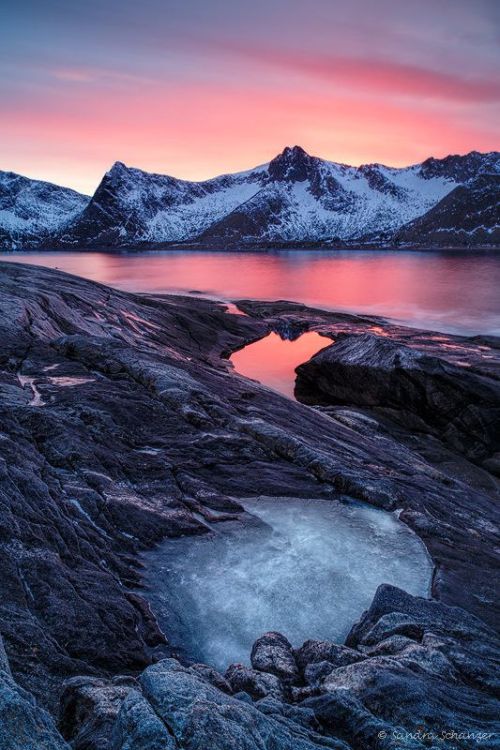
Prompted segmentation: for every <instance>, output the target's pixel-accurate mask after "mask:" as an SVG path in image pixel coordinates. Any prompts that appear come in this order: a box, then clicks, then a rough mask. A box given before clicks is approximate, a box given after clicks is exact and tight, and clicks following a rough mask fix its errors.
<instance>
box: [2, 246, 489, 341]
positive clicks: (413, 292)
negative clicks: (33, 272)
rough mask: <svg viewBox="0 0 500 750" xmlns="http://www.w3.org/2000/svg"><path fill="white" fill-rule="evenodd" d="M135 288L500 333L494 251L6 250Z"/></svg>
mask: <svg viewBox="0 0 500 750" xmlns="http://www.w3.org/2000/svg"><path fill="white" fill-rule="evenodd" d="M0 259H4V260H9V261H16V262H21V263H33V264H35V265H44V266H50V267H52V268H54V267H57V268H60V269H61V270H62V271H68V272H70V273H74V274H77V275H81V276H85V277H87V278H89V279H93V280H94V281H100V282H102V283H104V284H109V285H110V286H114V287H117V288H119V289H126V290H128V291H135V292H156V293H158V292H194V293H201V294H208V295H212V296H214V297H218V298H224V299H232V300H236V299H242V298H250V299H266V300H278V299H288V300H295V301H299V302H304V303H305V304H307V305H310V306H313V307H314V306H317V307H322V308H326V309H335V310H349V311H354V312H365V313H371V314H374V315H381V316H384V317H388V318H392V319H395V320H400V321H401V322H404V323H407V324H410V325H413V326H416V327H421V328H430V329H434V330H438V331H447V332H452V333H453V332H458V333H461V332H463V333H479V332H482V333H497V334H498V333H500V309H499V302H498V289H499V288H500V263H499V261H498V257H495V256H493V255H474V254H470V255H460V254H457V255H451V254H448V255H447V254H445V253H443V254H439V253H411V252H402V251H398V252H382V251H379V252H368V251H355V250H352V251H351V250H347V251H306V250H304V251H289V252H285V251H283V252H271V253H258V252H254V253H252V252H242V253H235V252H189V251H164V252H151V253H123V254H120V253H102V252H81V253H71V252H68V253H66V252H64V253H63V252H61V253H56V252H52V253H50V252H43V253H23V254H22V255H21V254H12V253H5V254H3V255H0Z"/></svg>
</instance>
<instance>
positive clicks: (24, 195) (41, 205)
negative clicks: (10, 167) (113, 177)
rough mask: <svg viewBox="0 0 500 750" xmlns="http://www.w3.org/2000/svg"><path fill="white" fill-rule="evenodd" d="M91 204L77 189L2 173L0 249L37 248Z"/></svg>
mask: <svg viewBox="0 0 500 750" xmlns="http://www.w3.org/2000/svg"><path fill="white" fill-rule="evenodd" d="M88 202H89V198H88V197H87V196H85V195H81V194H80V193H77V192H76V191H75V190H70V189H69V188H63V187H59V186H58V185H53V184H52V183H50V182H41V181H40V180H30V179H29V178H28V177H22V176H21V175H18V174H15V173H14V172H0V247H7V248H9V249H10V248H16V247H21V248H22V247H37V246H38V245H40V244H41V243H42V242H43V241H44V240H45V239H48V238H52V237H54V236H56V235H58V234H59V232H60V231H61V230H62V228H63V226H64V225H65V224H66V223H67V222H70V221H72V220H73V219H74V218H75V217H76V216H78V215H79V214H80V213H81V212H82V211H83V209H84V208H85V206H86V205H87V203H88Z"/></svg>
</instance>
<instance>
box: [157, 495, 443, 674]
mask: <svg viewBox="0 0 500 750" xmlns="http://www.w3.org/2000/svg"><path fill="white" fill-rule="evenodd" d="M244 505H245V508H246V510H247V511H249V512H250V513H252V514H254V515H255V516H257V517H258V518H260V519H261V520H262V521H264V523H265V524H266V526H262V525H260V526H254V527H248V526H245V527H244V528H243V526H242V525H241V524H240V523H236V522H233V523H231V524H222V525H220V524H219V525H215V526H214V527H213V533H211V534H208V535H205V536H201V537H196V538H193V537H183V538H180V539H174V540H172V539H171V540H168V541H165V542H164V543H163V544H162V545H160V547H159V548H157V549H156V550H154V551H152V552H149V553H147V554H146V569H147V573H146V583H147V584H148V585H149V594H147V595H148V598H149V599H150V602H151V605H152V608H153V611H154V612H155V615H156V616H157V618H158V621H159V623H160V626H161V627H162V629H163V631H164V632H165V634H166V636H167V638H168V640H169V642H170V644H171V646H173V647H174V648H178V649H179V651H180V653H181V654H182V653H183V654H184V656H187V657H189V658H192V659H195V660H199V661H202V662H204V663H206V664H210V665H212V666H214V667H217V668H218V669H221V670H224V669H225V668H226V667H227V666H228V665H229V664H230V663H231V662H240V663H243V664H248V663H249V656H250V651H251V647H252V644H253V642H254V641H255V640H256V639H257V638H258V637H259V636H260V635H262V634H263V633H265V632H266V631H269V630H278V631H279V632H281V633H283V634H284V635H286V636H287V638H288V639H289V640H290V641H291V643H292V645H293V646H300V645H301V644H302V643H303V642H304V641H305V640H306V639H308V638H314V639H319V640H333V641H335V642H338V643H342V642H343V640H344V639H345V637H346V635H347V633H348V631H349V630H350V628H351V627H352V625H353V623H354V622H355V621H356V620H357V619H359V617H360V615H361V613H362V612H363V610H364V609H366V608H367V607H368V606H369V604H370V602H371V600H372V598H373V595H374V593H375V590H376V588H377V586H378V585H379V584H381V583H391V584H394V585H396V586H399V587H401V588H403V589H405V590H406V591H409V592H410V593H412V594H415V595H419V596H427V595H428V593H429V586H430V579H431V574H432V565H431V562H430V560H429V558H428V556H427V553H426V551H425V549H424V546H423V544H422V542H421V541H420V540H419V539H418V537H416V536H415V535H414V534H413V533H412V532H411V531H410V530H409V529H408V528H407V527H406V526H404V525H403V524H402V523H401V522H400V521H399V520H398V519H397V518H396V516H395V515H394V514H389V513H386V512H384V511H380V510H377V509H375V508H371V507H369V506H366V505H361V504H356V505H343V504H340V503H337V502H333V501H327V500H304V499H300V500H299V499H294V498H282V499H271V498H260V499H258V500H248V501H245V503H244ZM229 527H232V528H229Z"/></svg>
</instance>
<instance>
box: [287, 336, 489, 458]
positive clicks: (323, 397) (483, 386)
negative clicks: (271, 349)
mask: <svg viewBox="0 0 500 750" xmlns="http://www.w3.org/2000/svg"><path fill="white" fill-rule="evenodd" d="M297 374H298V378H297V385H296V394H297V397H298V398H299V399H300V400H301V401H303V402H306V403H323V404H324V403H326V404H342V405H349V406H359V407H364V408H367V409H373V410H376V411H377V413H384V414H387V415H388V416H389V417H390V418H391V419H394V420H396V421H397V422H398V423H401V424H402V425H403V426H405V427H407V428H408V429H409V430H410V431H411V430H412V429H414V430H419V431H428V432H430V433H432V434H434V435H436V436H438V437H439V438H440V439H441V440H442V441H443V442H444V443H445V444H447V445H449V446H450V447H451V448H453V449H454V450H456V451H458V452H460V453H463V454H464V455H465V456H467V458H469V459H471V460H474V461H478V462H481V461H487V460H488V459H491V458H492V456H494V455H495V454H496V453H497V452H498V451H499V450H500V382H499V381H498V380H497V379H496V378H493V377H488V376H485V375H483V374H482V373H476V372H474V371H471V370H470V369H469V368H468V367H467V366H465V367H464V366H460V365H455V364H452V363H450V362H447V361H446V360H445V359H443V358H441V357H436V356H431V355H429V354H427V353H426V352H422V351H419V350H418V349H414V348H410V347H408V346H403V345H401V344H399V343H397V342H395V341H392V340H390V339H388V338H386V337H384V336H376V335H373V334H368V333H365V334H362V335H359V336H357V335H354V336H352V335H346V336H342V337H339V338H338V339H337V341H336V343H335V344H332V345H331V346H329V347H328V348H326V349H323V350H322V351H321V352H319V353H318V354H316V355H315V356H314V357H312V359H311V360H310V361H309V362H306V363H305V364H303V365H300V366H299V367H298V369H297Z"/></svg>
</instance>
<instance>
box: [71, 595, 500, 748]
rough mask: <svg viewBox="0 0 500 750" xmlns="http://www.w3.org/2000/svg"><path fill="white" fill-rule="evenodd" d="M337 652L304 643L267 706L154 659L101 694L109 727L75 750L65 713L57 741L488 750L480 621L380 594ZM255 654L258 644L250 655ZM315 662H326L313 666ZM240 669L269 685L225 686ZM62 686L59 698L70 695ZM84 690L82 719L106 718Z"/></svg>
mask: <svg viewBox="0 0 500 750" xmlns="http://www.w3.org/2000/svg"><path fill="white" fill-rule="evenodd" d="M270 635H271V634H267V635H266V636H264V637H263V639H264V643H265V647H266V658H265V662H264V665H263V666H264V667H266V668H268V666H269V663H270V662H271V663H272V665H273V666H274V665H276V664H281V663H282V660H283V645H284V642H285V641H286V639H284V638H283V636H281V638H279V637H278V636H279V634H278V633H273V634H272V636H273V637H272V638H270V637H269V636H270ZM347 644H349V645H348V646H339V645H337V644H334V643H327V642H323V643H321V644H317V645H316V646H313V645H312V643H311V642H308V643H306V644H304V646H303V647H302V648H301V649H299V650H298V652H297V654H300V657H299V659H298V661H299V663H300V665H301V667H300V673H299V672H298V671H297V674H296V675H294V680H295V681H296V682H297V683H298V685H297V686H296V687H294V688H292V689H291V690H290V681H289V675H288V670H287V671H286V673H285V674H284V679H283V680H281V681H280V680H279V679H278V678H277V677H276V676H274V679H275V680H276V683H277V684H278V685H280V690H279V691H276V690H274V691H273V693H268V694H267V696H266V697H264V696H262V694H261V693H260V692H258V691H257V692H252V691H248V690H247V691H246V692H244V693H242V692H241V690H242V683H241V682H240V680H237V681H236V682H235V684H234V686H233V691H234V695H233V696H230V695H228V694H227V691H224V692H222V691H220V690H219V689H217V687H215V686H214V684H213V680H207V679H204V678H203V676H202V675H201V674H200V673H195V672H194V671H193V669H192V668H190V667H185V666H182V665H181V664H179V662H177V661H175V660H174V659H169V660H165V661H161V662H159V663H158V664H156V665H154V666H152V667H148V669H146V671H145V672H144V673H143V674H142V675H141V677H140V678H139V680H138V682H137V684H136V685H135V686H129V687H127V688H121V687H120V688H118V687H116V686H109V687H108V690H110V691H111V692H112V694H113V697H114V700H115V701H116V702H117V703H120V704H121V705H120V707H119V709H118V711H116V707H114V709H113V713H114V714H115V719H114V722H112V723H110V724H109V725H108V723H107V722H106V721H104V722H102V723H101V724H100V725H99V726H98V727H95V726H94V725H93V724H92V718H90V719H89V720H88V722H87V725H86V734H85V737H86V742H87V743H89V742H90V744H82V740H81V738H82V733H81V727H80V726H79V724H78V722H76V724H75V731H72V724H71V721H68V716H67V713H64V714H63V716H64V723H65V728H66V732H67V736H68V739H71V740H72V742H73V746H74V747H75V748H76V750H83V748H84V747H87V746H90V747H95V748H99V750H111V749H113V750H123V749H124V748H160V747H161V748H163V747H166V748H170V747H172V748H185V749H186V750H194V748H210V750H253V749H254V748H256V747H259V748H266V750H275V749H279V750H289V749H290V750H291V749H292V748H293V750H297V748H298V749H299V750H312V749H313V748H336V750H348V748H353V749H355V750H357V749H358V748H375V749H376V750H394V749H395V748H412V749H414V750H417V748H422V749H423V748H427V747H436V748H437V747H439V748H443V750H456V749H457V748H468V747H472V746H474V747H475V746H477V747H481V748H491V749H493V748H496V747H498V739H499V735H498V732H499V731H500V721H499V720H498V716H499V713H498V709H499V702H498V699H497V697H495V696H496V693H497V690H498V682H497V677H496V666H497V659H498V656H499V654H500V650H499V649H500V642H499V640H498V638H497V636H496V635H495V634H494V633H493V632H492V631H490V630H489V629H488V628H487V627H486V626H485V625H484V624H483V623H481V621H479V620H477V619H476V618H474V617H473V616H471V615H468V614H467V613H466V612H464V611H463V610H461V609H458V608H453V607H447V606H445V605H443V604H440V603H438V602H432V601H428V600H425V599H419V598H415V597H412V596H410V595H409V594H406V593H405V592H403V591H401V590H399V589H396V588H394V587H391V586H381V587H380V588H379V589H378V591H377V593H376V595H375V598H374V600H373V603H372V605H371V607H370V609H369V610H368V611H367V612H366V613H365V614H364V615H363V617H362V618H361V620H360V622H359V623H357V625H356V626H355V627H354V628H353V630H352V632H351V633H350V635H349V636H348V638H347ZM259 649H262V639H259V641H257V642H256V644H255V646H254V649H253V652H254V653H255V652H258V651H259ZM320 654H321V656H326V657H330V658H331V659H332V661H330V662H328V661H326V660H325V661H322V662H317V661H316V659H317V658H318V656H319V655H320ZM341 654H343V657H344V658H342V659H340V661H339V656H340V655H341ZM318 664H322V665H323V669H322V672H321V673H317V674H316V677H315V678H314V679H312V680H311V679H310V674H311V672H310V668H311V666H313V665H316V666H317V665H318ZM326 665H328V668H326ZM245 670H246V672H247V673H252V672H253V675H254V676H253V677H252V680H251V682H252V685H255V684H257V683H258V679H259V675H260V676H261V678H262V680H266V679H267V678H269V677H270V674H269V673H268V672H260V671H259V670H258V669H254V670H250V669H248V668H244V667H241V666H240V667H238V668H234V667H232V668H231V669H230V670H229V672H230V674H229V677H231V675H233V676H235V675H236V674H237V672H238V671H239V672H240V673H243V672H244V671H245ZM226 676H227V675H226ZM73 683H74V681H70V683H69V684H68V686H67V688H66V693H67V692H68V691H69V692H70V693H73V691H74V688H73ZM243 684H244V685H248V684H249V683H248V681H247V682H245V681H243ZM123 690H125V691H126V695H124V693H123ZM89 691H90V693H92V691H94V692H95V702H96V704H97V708H96V710H95V711H94V714H93V716H94V717H95V716H102V715H109V703H110V701H109V698H108V696H107V695H106V696H103V691H102V688H101V687H100V686H99V685H95V681H91V680H90V681H89V682H88V687H87V693H84V694H82V695H81V697H80V702H78V700H77V708H78V706H79V705H81V704H83V705H84V706H85V705H86V704H87V703H88V697H87V696H88V692H89ZM127 691H128V692H127ZM250 696H251V697H250ZM73 700H74V698H73ZM65 704H67V701H65ZM77 713H78V711H77ZM103 726H105V727H106V730H107V731H106V736H107V740H108V744H106V743H105V741H104V742H103V733H102V729H103Z"/></svg>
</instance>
